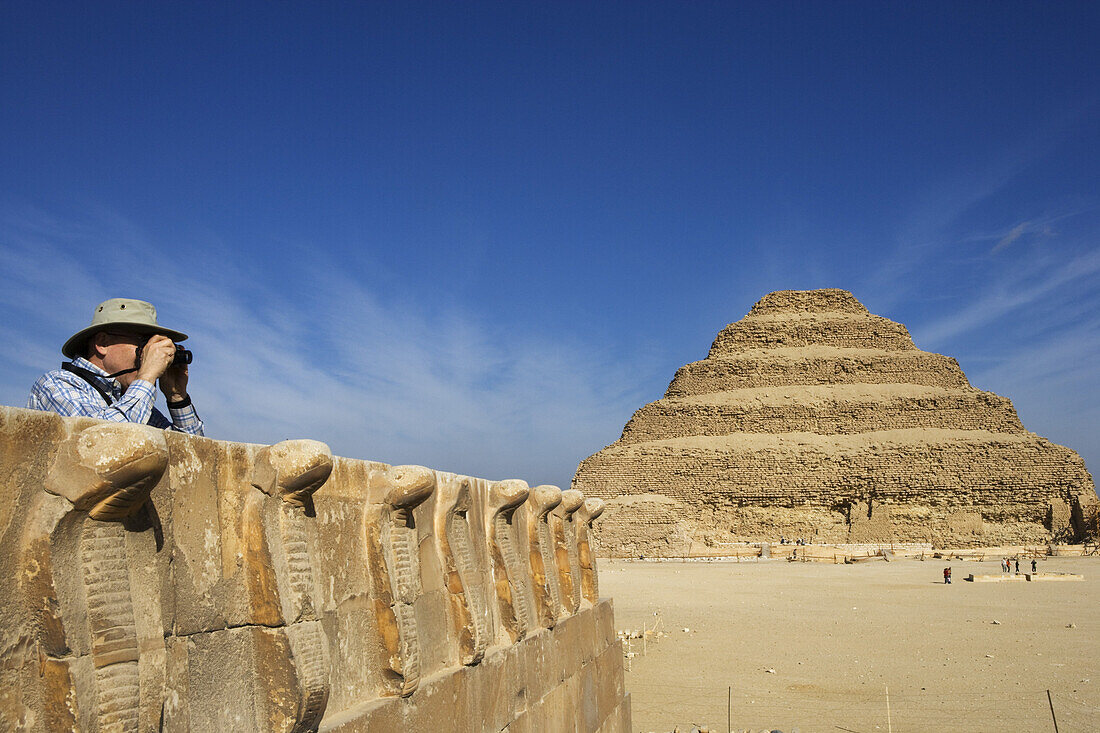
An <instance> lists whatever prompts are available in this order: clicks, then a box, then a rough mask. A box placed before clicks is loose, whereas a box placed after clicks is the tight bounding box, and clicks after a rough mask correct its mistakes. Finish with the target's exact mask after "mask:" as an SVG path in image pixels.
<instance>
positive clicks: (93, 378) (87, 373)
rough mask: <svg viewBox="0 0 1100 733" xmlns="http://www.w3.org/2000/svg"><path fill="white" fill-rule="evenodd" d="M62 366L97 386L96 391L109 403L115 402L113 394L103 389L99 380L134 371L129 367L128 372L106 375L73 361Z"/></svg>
mask: <svg viewBox="0 0 1100 733" xmlns="http://www.w3.org/2000/svg"><path fill="white" fill-rule="evenodd" d="M61 368H62V369H64V370H65V371H67V372H71V373H72V374H75V375H76V376H78V377H80V378H81V379H83V380H84V381H85V382H87V383H88V384H90V385H92V387H94V388H95V391H96V392H99V394H100V396H101V397H103V400H104V401H105V402H106V403H107V404H108V405H111V404H113V403H114V400H113V399H112V398H111V394H110V393H109V392H108V391H107V390H105V389H103V387H101V386H100V384H99V381H100V380H101V379H113V378H114V377H117V376H118V375H119V374H125V373H126V372H132V371H134V370H133V369H127V370H126V372H118V373H116V374H112V375H110V376H109V377H105V376H103V375H102V374H96V373H95V372H93V371H91V370H89V369H85V368H84V367H78V366H77V365H76V364H73V363H72V362H71V361H66V362H64V363H62V365H61Z"/></svg>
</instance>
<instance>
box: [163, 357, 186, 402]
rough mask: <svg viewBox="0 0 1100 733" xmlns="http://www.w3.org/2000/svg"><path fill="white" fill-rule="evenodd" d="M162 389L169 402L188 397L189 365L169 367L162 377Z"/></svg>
mask: <svg viewBox="0 0 1100 733" xmlns="http://www.w3.org/2000/svg"><path fill="white" fill-rule="evenodd" d="M160 391H161V392H163V393H164V397H165V399H167V400H168V401H169V402H181V401H183V400H185V399H187V365H186V364H180V365H179V366H174V367H168V368H167V369H165V370H164V374H162V375H161V377H160Z"/></svg>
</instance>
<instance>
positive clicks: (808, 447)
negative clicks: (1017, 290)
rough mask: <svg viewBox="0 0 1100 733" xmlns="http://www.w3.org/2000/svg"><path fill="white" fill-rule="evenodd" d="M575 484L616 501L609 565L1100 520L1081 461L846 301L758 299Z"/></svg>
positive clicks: (1075, 531) (1065, 536) (1052, 537)
mask: <svg viewBox="0 0 1100 733" xmlns="http://www.w3.org/2000/svg"><path fill="white" fill-rule="evenodd" d="M573 488H576V489H579V490H581V491H583V492H584V493H585V495H586V496H598V497H601V498H603V499H605V500H607V501H608V509H607V511H606V512H605V513H604V516H603V519H602V520H601V521H600V522H597V526H598V527H602V532H601V535H602V537H603V538H604V544H603V547H602V551H603V552H605V553H607V554H620V553H624V554H631V555H632V554H636V553H638V552H643V551H644V552H645V553H646V554H680V553H682V552H683V551H684V545H685V543H687V544H688V545H690V544H691V543H692V542H700V543H703V544H716V543H717V544H720V543H723V542H735V541H777V540H778V539H779V538H780V537H781V536H784V535H785V536H787V537H803V538H805V539H816V540H817V541H829V542H931V543H933V544H934V545H938V546H943V545H948V544H949V545H980V544H989V545H992V544H1004V543H1047V542H1056V541H1073V540H1080V539H1083V538H1085V536H1086V535H1089V534H1090V532H1093V533H1094V530H1095V526H1096V516H1097V513H1098V507H1100V502H1098V501H1097V497H1096V492H1095V489H1094V486H1093V481H1092V477H1091V476H1090V474H1089V472H1088V471H1087V470H1086V468H1085V464H1084V461H1082V460H1081V457H1080V456H1079V455H1077V454H1076V453H1075V452H1073V451H1072V450H1070V449H1068V448H1065V447H1063V446H1060V445H1056V444H1054V443H1051V442H1049V441H1048V440H1046V439H1044V438H1042V437H1040V436H1038V435H1035V434H1034V433H1030V432H1028V431H1027V430H1026V429H1025V428H1024V426H1023V425H1022V424H1021V422H1020V418H1019V416H1018V415H1017V414H1016V410H1015V408H1013V406H1012V402H1011V401H1010V400H1008V399H1006V398H1004V397H1001V396H998V395H995V394H992V393H990V392H983V391H981V390H979V389H976V388H974V387H972V386H971V385H970V382H969V381H968V380H967V378H966V375H965V374H963V371H962V369H961V368H960V367H959V364H958V362H956V361H955V360H954V359H952V358H950V357H947V356H943V355H940V354H933V353H929V352H926V351H921V350H920V349H918V348H917V347H916V345H914V343H913V340H912V338H911V337H910V335H909V331H908V330H907V329H906V328H905V326H903V325H902V324H900V323H897V322H895V321H891V320H889V319H887V318H883V317H881V316H876V315H874V314H872V313H869V312H868V311H867V309H866V308H865V307H864V306H863V304H862V303H860V302H859V301H858V300H856V298H855V297H854V296H853V295H852V294H851V293H849V292H848V291H846V290H838V289H828V290H806V291H798V290H783V291H778V292H774V293H770V294H768V295H766V296H765V297H764V298H762V299H761V300H760V301H759V302H758V303H756V305H754V306H753V308H752V310H751V311H749V313H748V315H746V316H745V317H744V318H742V319H741V320H740V321H737V322H736V323H731V324H730V325H728V326H726V327H725V328H723V329H722V330H721V331H720V332H719V334H718V336H717V337H716V338H715V340H714V343H713V344H712V345H711V348H710V352H709V354H708V355H707V358H706V359H703V360H702V361H697V362H694V363H691V364H688V365H686V366H684V367H681V368H680V369H679V370H677V372H676V375H675V376H674V377H673V379H672V382H671V384H669V387H668V390H667V391H666V392H665V396H664V398H663V399H660V400H657V401H656V402H652V403H650V404H648V405H645V406H644V407H642V408H641V409H639V410H638V411H637V412H635V413H634V416H633V417H632V418H631V419H630V421H629V422H628V423H627V425H626V427H625V428H624V429H623V434H622V437H621V438H620V439H619V440H618V441H616V442H615V443H613V444H612V445H610V446H608V447H607V448H605V449H603V450H602V451H600V452H598V453H596V454H595V455H592V456H590V457H589V458H587V459H585V460H584V461H583V462H582V463H581V465H580V466H579V468H578V469H577V473H576V476H575V477H574V479H573ZM620 525H621V526H620ZM643 527H644V528H645V531H644V532H641V531H640V530H639V528H643ZM1090 527H1092V528H1093V529H1092V530H1090V529H1089V528H1090ZM642 535H644V537H643V536H642Z"/></svg>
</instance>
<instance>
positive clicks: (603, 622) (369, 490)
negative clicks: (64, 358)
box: [0, 407, 630, 733]
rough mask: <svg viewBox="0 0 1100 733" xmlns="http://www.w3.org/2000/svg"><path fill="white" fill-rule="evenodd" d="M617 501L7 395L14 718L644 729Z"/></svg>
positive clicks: (6, 571) (4, 723) (296, 727)
mask: <svg viewBox="0 0 1100 733" xmlns="http://www.w3.org/2000/svg"><path fill="white" fill-rule="evenodd" d="M601 510H602V502H600V501H599V500H598V499H593V498H586V497H584V496H583V495H581V494H580V493H579V492H577V491H564V492H563V491H561V490H560V489H558V488H556V487H552V486H538V487H528V486H527V484H525V483H524V482H523V481H519V480H508V481H487V480H484V479H478V478H471V477H467V476H459V475H455V474H452V473H445V472H441V471H433V470H431V469H427V468H423V467H420V466H389V465H386V464H383V463H377V462H372V461H362V460H352V459H346V458H339V457H334V456H332V454H331V452H330V451H329V449H328V447H327V446H326V445H325V444H323V443H319V442H317V441H311V440H288V441H284V442H282V443H277V444H275V445H273V446H260V445H246V444H240V443H226V442H221V441H215V440H210V439H206V438H197V437H193V436H189V435H184V434H181V433H176V432H170V431H162V430H157V429H154V428H151V427H148V426H144V425H134V424H128V423H121V424H120V423H108V422H101V421H96V420H90V419H86V418H62V417H59V416H57V415H53V414H49V413H44V412H38V411H32V410H21V409H18V408H10V407H0V543H2V546H3V547H4V553H3V555H0V588H3V593H4V601H3V603H0V647H2V648H3V650H4V653H3V656H2V658H0V730H4V731H9V730H50V731H54V730H65V731H70V730H71V731H88V732H95V731H103V732H106V731H123V730H125V731H131V730H132V731H138V730H140V731H147V730H162V731H196V732H197V731H202V732H203V733H206V732H207V731H219V732H221V731H285V732H287V733H289V732H291V731H310V730H320V731H341V732H343V733H353V732H357V731H366V730H370V731H413V730H425V731H427V730H440V731H443V730H447V731H450V730H462V731H494V732H495V731H501V730H524V731H527V730H531V731H534V730H538V731H543V730H545V731H551V730H553V731H558V730H562V731H564V730H569V731H585V732H586V733H597V732H606V733H628V731H630V698H629V696H628V695H627V694H626V692H625V690H624V686H623V663H622V660H623V654H622V647H621V643H620V642H619V641H618V640H617V639H616V636H615V627H614V620H613V616H612V608H611V602H610V600H608V599H601V598H600V597H599V585H598V576H597V573H596V566H595V561H594V553H593V552H592V549H591V542H590V527H591V523H592V521H593V520H594V519H595V518H596V517H598V516H599V513H600V511H601Z"/></svg>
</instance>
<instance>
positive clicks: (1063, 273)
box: [915, 249, 1100, 348]
mask: <svg viewBox="0 0 1100 733" xmlns="http://www.w3.org/2000/svg"><path fill="white" fill-rule="evenodd" d="M1097 272H1100V249H1096V250H1093V251H1091V252H1088V253H1086V254H1084V255H1080V256H1077V257H1073V258H1071V259H1069V260H1068V261H1065V262H1061V263H1059V264H1057V265H1054V266H1046V267H1044V266H1043V265H1042V263H1034V264H1033V265H1031V266H1028V267H1020V268H1018V269H1016V270H1015V271H1014V272H1012V273H1010V274H1008V275H1005V276H1003V277H1002V278H1000V279H998V280H995V281H992V282H989V283H987V284H986V285H985V286H984V287H983V288H982V289H980V290H979V291H978V293H977V295H976V297H975V298H974V299H973V300H972V301H971V302H970V303H968V304H966V305H963V306H962V307H961V308H959V309H957V310H955V311H953V312H951V313H949V314H947V315H946V316H944V317H942V318H940V319H938V320H936V321H933V322H931V323H929V324H925V325H922V326H920V327H918V328H917V329H916V330H915V333H916V334H918V335H919V338H920V339H921V341H922V343H927V344H928V345H930V346H931V347H933V348H939V346H938V345H940V344H943V343H944V342H945V341H947V340H949V339H951V338H953V337H955V336H958V335H959V334H962V333H966V332H969V331H973V330H975V329H978V328H981V327H983V326H986V325H988V324H990V323H992V322H993V321H995V320H997V319H998V318H1001V317H1003V316H1005V315H1008V314H1009V313H1012V312H1014V311H1017V310H1019V309H1021V308H1023V307H1025V306H1028V305H1031V304H1033V303H1035V302H1036V301H1039V300H1040V299H1042V298H1044V297H1046V296H1048V295H1051V294H1052V293H1056V292H1058V291H1059V290H1060V289H1062V288H1064V287H1066V286H1067V285H1069V284H1071V283H1074V282H1080V281H1084V282H1086V283H1087V282H1089V280H1090V278H1092V277H1093V276H1095V275H1096V273H1097Z"/></svg>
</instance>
